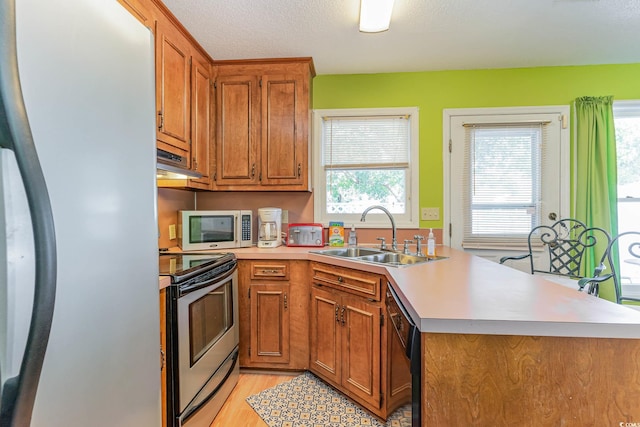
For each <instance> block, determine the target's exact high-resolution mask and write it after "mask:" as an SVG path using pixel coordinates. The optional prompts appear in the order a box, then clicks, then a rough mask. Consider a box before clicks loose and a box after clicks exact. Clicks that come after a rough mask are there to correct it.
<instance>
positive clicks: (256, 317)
mask: <svg viewBox="0 0 640 427" xmlns="http://www.w3.org/2000/svg"><path fill="white" fill-rule="evenodd" d="M288 299H289V284H277V285H272V284H264V285H263V284H252V285H251V288H250V300H251V349H250V358H251V361H252V362H271V363H289V354H290V353H289V301H288Z"/></svg>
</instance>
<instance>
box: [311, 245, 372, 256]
mask: <svg viewBox="0 0 640 427" xmlns="http://www.w3.org/2000/svg"><path fill="white" fill-rule="evenodd" d="M313 252H314V253H317V254H321V255H330V256H339V257H345V258H357V257H361V256H370V255H377V254H383V253H384V252H383V251H381V250H378V249H369V248H357V247H356V248H335V249H325V250H322V251H313Z"/></svg>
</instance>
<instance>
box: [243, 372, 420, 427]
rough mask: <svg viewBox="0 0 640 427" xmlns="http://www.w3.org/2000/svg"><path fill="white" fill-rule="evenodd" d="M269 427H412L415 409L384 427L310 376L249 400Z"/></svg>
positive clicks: (408, 409) (408, 407)
mask: <svg viewBox="0 0 640 427" xmlns="http://www.w3.org/2000/svg"><path fill="white" fill-rule="evenodd" d="M246 400H247V403H248V404H249V405H250V406H251V407H252V408H253V409H254V410H255V411H256V412H257V413H258V415H260V417H261V418H262V419H263V420H264V422H265V423H267V424H268V425H269V427H327V426H331V427H334V426H335V427H360V426H367V427H371V426H373V427H410V426H411V405H406V406H403V407H402V408H400V409H398V410H397V411H395V412H394V413H393V414H391V416H390V417H389V419H388V420H387V423H386V424H384V423H382V422H381V421H379V420H377V419H376V418H375V417H373V416H371V415H369V413H367V412H366V411H365V410H364V409H362V408H360V407H359V406H358V405H356V404H355V403H352V402H351V401H350V400H348V399H347V398H346V397H344V396H343V395H341V394H340V393H338V392H337V391H335V390H334V389H332V388H331V387H329V386H328V385H326V384H324V383H323V382H322V381H320V380H319V379H318V378H316V377H315V376H314V375H313V374H311V373H310V372H305V373H304V374H302V375H300V376H298V377H295V378H293V379H292V380H290V381H287V382H285V383H282V384H279V385H277V386H275V387H272V388H269V389H267V390H264V391H262V392H260V393H258V394H254V395H253V396H249V397H247V399H246Z"/></svg>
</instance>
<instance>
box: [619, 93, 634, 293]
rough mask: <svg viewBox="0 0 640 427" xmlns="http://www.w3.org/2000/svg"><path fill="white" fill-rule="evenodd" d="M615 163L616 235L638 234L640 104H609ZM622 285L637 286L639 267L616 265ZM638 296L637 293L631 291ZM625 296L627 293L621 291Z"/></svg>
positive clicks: (629, 102)
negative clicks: (616, 174) (612, 118)
mask: <svg viewBox="0 0 640 427" xmlns="http://www.w3.org/2000/svg"><path fill="white" fill-rule="evenodd" d="M613 115H614V122H615V128H616V157H617V162H618V232H619V233H624V232H625V231H640V229H639V228H638V218H640V101H616V102H614V103H613ZM620 270H621V271H620V275H621V276H622V278H623V280H622V285H623V286H625V285H629V284H634V285H640V266H637V265H634V264H631V263H628V262H621V263H620ZM635 292H638V291H635ZM624 293H625V294H626V295H630V292H628V291H625V292H624Z"/></svg>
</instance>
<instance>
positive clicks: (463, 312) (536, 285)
mask: <svg viewBox="0 0 640 427" xmlns="http://www.w3.org/2000/svg"><path fill="white" fill-rule="evenodd" d="M361 246H362V245H361ZM319 249H322V248H294V247H284V246H283V247H279V248H273V249H259V248H256V247H251V248H242V249H232V250H227V252H234V253H235V254H236V257H237V258H238V259H300V260H311V261H321V262H327V263H331V264H335V265H340V266H343V267H350V268H358V269H361V270H366V271H370V272H374V273H381V274H385V275H386V276H387V278H388V279H389V281H390V283H391V284H392V285H393V288H394V290H396V293H397V294H398V296H399V298H400V299H401V301H402V303H403V305H404V306H405V308H406V309H407V311H408V312H409V315H410V316H411V318H412V319H413V321H414V322H415V323H416V324H417V325H418V327H419V329H420V331H422V332H435V333H438V332H441V333H465V334H493V335H529V336H574V337H611V338H640V311H636V310H634V309H631V308H628V307H624V306H620V305H618V304H614V303H612V302H609V301H606V300H603V299H600V298H595V297H592V296H590V295H587V294H585V293H582V292H578V291H577V289H576V290H573V289H570V288H567V287H565V286H562V285H559V284H557V283H553V282H550V281H547V280H545V279H543V278H541V277H538V276H533V275H531V274H527V273H523V272H521V271H518V270H515V269H513V268H510V267H507V266H503V265H499V264H496V263H494V262H492V261H488V260H485V259H483V258H479V257H476V256H472V255H469V254H467V253H465V252H463V251H458V250H455V249H451V248H448V247H445V246H438V255H442V256H446V257H449V258H448V259H445V260H439V261H434V262H429V263H425V264H419V265H413V266H407V267H385V266H383V265H374V264H369V263H364V262H360V261H353V260H349V259H346V258H335V257H329V256H326V255H320V254H315V253H313V251H314V250H316V251H317V250H319Z"/></svg>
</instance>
